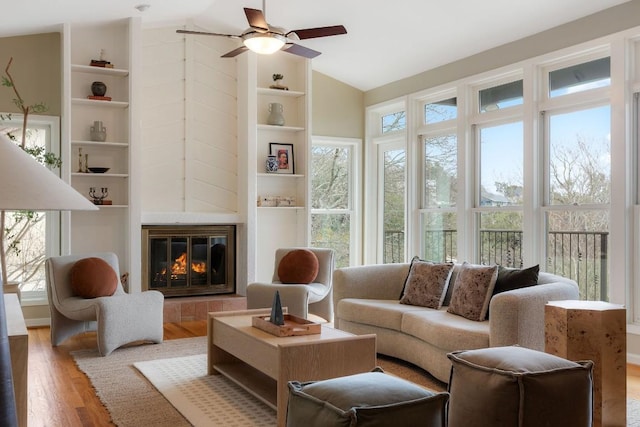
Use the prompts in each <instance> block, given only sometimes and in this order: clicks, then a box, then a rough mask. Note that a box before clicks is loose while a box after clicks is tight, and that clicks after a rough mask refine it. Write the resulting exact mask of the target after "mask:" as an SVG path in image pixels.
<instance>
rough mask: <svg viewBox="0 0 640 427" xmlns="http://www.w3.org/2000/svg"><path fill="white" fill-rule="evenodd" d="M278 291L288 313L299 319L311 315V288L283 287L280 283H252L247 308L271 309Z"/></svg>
mask: <svg viewBox="0 0 640 427" xmlns="http://www.w3.org/2000/svg"><path fill="white" fill-rule="evenodd" d="M276 291H278V293H279V294H280V304H282V307H283V308H284V307H287V312H288V313H289V314H293V315H295V316H298V317H303V318H305V319H306V318H307V317H308V315H309V311H308V310H309V288H308V287H307V286H305V285H283V284H279V283H258V282H256V283H250V284H249V285H247V308H248V309H254V308H271V306H273V296H274V295H275V293H276Z"/></svg>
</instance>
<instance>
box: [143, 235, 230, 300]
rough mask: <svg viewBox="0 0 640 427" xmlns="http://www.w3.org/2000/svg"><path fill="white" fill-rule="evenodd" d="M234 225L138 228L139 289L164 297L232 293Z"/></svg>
mask: <svg viewBox="0 0 640 427" xmlns="http://www.w3.org/2000/svg"><path fill="white" fill-rule="evenodd" d="M235 234H236V232H235V226H234V225H145V226H143V227H142V265H143V268H142V288H143V290H152V289H153V290H157V291H160V292H162V293H163V294H164V295H165V296H167V297H174V296H193V295H215V294H230V293H235V288H236V285H235V266H236V260H235V256H236V252H235V237H236V236H235Z"/></svg>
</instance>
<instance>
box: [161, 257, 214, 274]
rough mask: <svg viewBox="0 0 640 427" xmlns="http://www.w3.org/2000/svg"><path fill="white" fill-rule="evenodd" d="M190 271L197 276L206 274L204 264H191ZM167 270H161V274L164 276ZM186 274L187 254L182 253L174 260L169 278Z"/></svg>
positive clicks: (205, 265) (205, 264)
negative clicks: (197, 274)
mask: <svg viewBox="0 0 640 427" xmlns="http://www.w3.org/2000/svg"><path fill="white" fill-rule="evenodd" d="M191 271H193V272H195V273H199V274H204V273H206V272H207V263H206V262H201V261H200V262H191ZM166 273H167V270H166V269H163V271H162V274H163V275H164V274H166ZM184 274H187V253H186V252H183V253H182V254H181V255H180V256H179V257H178V258H176V259H175V261H174V262H173V264H172V265H171V277H176V276H179V275H184Z"/></svg>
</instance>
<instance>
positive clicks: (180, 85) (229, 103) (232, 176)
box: [134, 27, 238, 222]
mask: <svg viewBox="0 0 640 427" xmlns="http://www.w3.org/2000/svg"><path fill="white" fill-rule="evenodd" d="M232 47H233V46H230V44H229V41H227V40H225V39H221V38H218V37H194V36H186V37H185V36H184V35H182V34H177V33H176V32H175V27H167V28H154V29H148V30H144V31H143V40H142V54H143V61H142V65H143V70H142V79H140V81H141V83H142V86H143V89H142V109H141V112H142V114H141V117H142V120H141V129H142V150H141V153H142V156H141V158H142V164H141V168H142V171H141V175H142V192H141V193H142V194H140V197H141V201H142V211H143V222H145V221H144V217H145V213H154V214H158V213H167V215H166V216H164V217H163V216H160V218H165V221H164V222H176V221H187V222H198V221H199V219H197V218H200V217H194V218H193V219H192V220H190V219H189V215H183V214H185V213H187V214H190V213H219V214H236V213H237V212H238V187H237V185H238V184H237V183H238V180H237V171H238V168H237V115H236V111H237V108H236V103H237V98H236V62H235V61H233V60H229V59H222V58H220V55H222V54H223V53H225V52H227V51H229V50H230V49H231V48H232ZM134 173H135V171H134ZM172 214H176V215H175V216H174V215H172ZM155 218H158V216H157V215H156V216H155ZM176 218H180V219H176ZM161 222H162V221H161Z"/></svg>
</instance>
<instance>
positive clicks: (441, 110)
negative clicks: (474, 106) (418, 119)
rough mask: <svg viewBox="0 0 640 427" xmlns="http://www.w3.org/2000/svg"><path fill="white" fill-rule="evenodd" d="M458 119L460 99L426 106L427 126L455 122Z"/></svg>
mask: <svg viewBox="0 0 640 427" xmlns="http://www.w3.org/2000/svg"><path fill="white" fill-rule="evenodd" d="M457 117H458V99H457V98H449V99H445V100H442V101H437V102H431V103H426V104H425V105H424V122H425V123H427V124H432V123H439V122H444V121H447V120H453V119H455V118H457Z"/></svg>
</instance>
